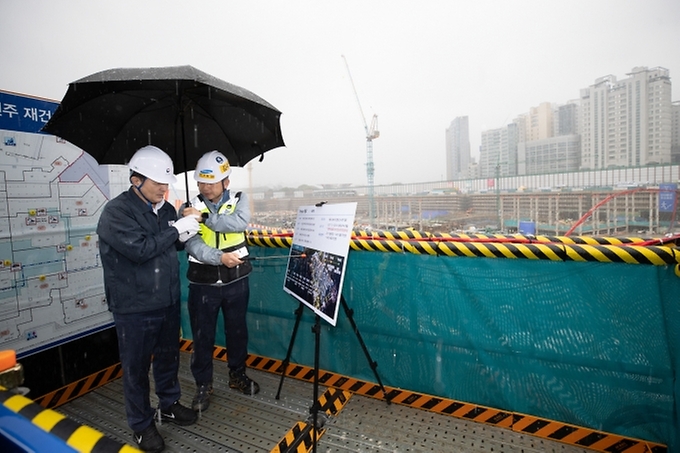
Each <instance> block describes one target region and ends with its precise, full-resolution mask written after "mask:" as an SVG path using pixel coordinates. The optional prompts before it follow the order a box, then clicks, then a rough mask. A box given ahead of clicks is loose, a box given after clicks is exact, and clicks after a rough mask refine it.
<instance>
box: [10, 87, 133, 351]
mask: <svg viewBox="0 0 680 453" xmlns="http://www.w3.org/2000/svg"><path fill="white" fill-rule="evenodd" d="M57 105H58V104H57V103H56V102H49V101H46V100H43V99H39V98H32V97H28V96H22V95H18V94H15V93H7V92H3V91H0V126H1V127H0V155H1V156H2V158H1V159H0V349H13V350H15V351H16V352H17V355H18V356H19V357H22V356H25V355H30V354H33V353H35V352H38V351H40V350H42V349H46V348H49V347H52V346H55V345H58V344H62V343H65V342H68V341H71V340H73V339H76V338H80V337H83V336H86V335H88V334H90V333H92V332H96V331H98V330H101V329H104V328H107V327H109V326H111V325H112V317H111V313H110V312H109V311H108V306H107V303H106V298H105V296H104V280H103V274H102V268H101V261H100V259H99V248H98V240H97V235H96V233H95V231H96V227H97V221H98V220H99V215H100V213H101V211H102V208H103V206H104V204H105V203H106V202H107V201H108V200H109V199H110V198H112V197H114V196H116V195H118V194H119V193H120V192H121V191H123V190H125V189H127V187H128V186H129V182H128V170H127V168H126V167H124V166H122V165H121V166H119V165H106V166H100V165H98V163H97V161H96V160H95V159H94V158H92V157H91V156H90V155H89V154H87V153H85V152H83V150H81V149H80V148H77V147H75V146H73V145H71V144H70V143H67V142H65V141H63V140H60V139H58V138H57V137H55V136H53V135H47V134H43V133H40V129H41V128H42V127H43V126H44V125H45V124H46V123H47V121H48V120H49V118H50V117H51V115H52V113H53V112H54V110H56V108H57Z"/></svg>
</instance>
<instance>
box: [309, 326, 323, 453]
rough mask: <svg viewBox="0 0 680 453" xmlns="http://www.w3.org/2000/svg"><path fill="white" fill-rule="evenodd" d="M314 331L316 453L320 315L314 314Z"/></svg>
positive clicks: (313, 422) (313, 438) (314, 425)
mask: <svg viewBox="0 0 680 453" xmlns="http://www.w3.org/2000/svg"><path fill="white" fill-rule="evenodd" d="M312 330H313V331H314V338H315V339H316V341H315V345H314V400H313V401H314V402H313V403H312V407H311V411H312V426H313V427H314V436H313V437H312V445H313V453H316V442H317V440H318V439H317V437H316V436H317V427H318V417H319V350H320V348H319V343H320V341H321V317H320V316H319V315H316V323H315V324H314V327H313V328H312Z"/></svg>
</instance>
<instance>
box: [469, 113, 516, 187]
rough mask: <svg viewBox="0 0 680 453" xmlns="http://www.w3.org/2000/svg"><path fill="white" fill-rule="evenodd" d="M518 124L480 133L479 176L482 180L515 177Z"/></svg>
mask: <svg viewBox="0 0 680 453" xmlns="http://www.w3.org/2000/svg"><path fill="white" fill-rule="evenodd" d="M518 129H519V127H518V124H517V123H516V122H514V123H511V124H508V125H507V126H506V127H501V128H499V129H491V130H488V131H483V132H482V146H481V147H480V149H479V175H480V177H482V178H493V177H496V176H515V175H517V142H518V136H519V133H518Z"/></svg>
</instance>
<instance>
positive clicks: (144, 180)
mask: <svg viewBox="0 0 680 453" xmlns="http://www.w3.org/2000/svg"><path fill="white" fill-rule="evenodd" d="M137 175H139V176H137V177H138V178H140V179H141V180H142V182H141V183H139V185H138V186H136V185H135V183H134V182H132V175H130V184H132V187H134V188H135V189H137V193H138V194H139V196H141V197H142V198H143V199H144V200H145V201H146V204H147V205H148V206H149V208H150V209H151V210H152V211H153V210H154V208H153V203H151V201H149V199H148V198H146V197H145V196H144V194H143V193H142V186H143V185H144V183H145V182H146V180H147V179H148V178H147V177H146V176H144V175H140V174H139V173H138V174H137Z"/></svg>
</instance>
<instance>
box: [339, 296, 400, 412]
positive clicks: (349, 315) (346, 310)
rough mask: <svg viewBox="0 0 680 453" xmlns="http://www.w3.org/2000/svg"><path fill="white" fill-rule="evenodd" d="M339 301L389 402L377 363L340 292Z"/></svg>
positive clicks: (352, 312) (388, 402)
mask: <svg viewBox="0 0 680 453" xmlns="http://www.w3.org/2000/svg"><path fill="white" fill-rule="evenodd" d="M340 303H341V304H342V308H343V310H345V314H346V315H347V318H349V322H350V324H351V325H352V330H354V333H355V334H356V336H357V339H358V340H359V344H360V345H361V349H363V351H364V355H365V356H366V359H367V360H368V364H369V365H370V366H371V369H372V370H373V374H374V375H375V378H376V380H377V381H378V385H380V389H381V390H382V392H383V395H384V396H385V401H386V402H387V404H390V399H389V397H388V396H387V390H385V386H384V385H383V383H382V380H380V376H379V375H378V370H377V369H376V368H378V363H377V362H374V361H373V359H372V358H371V354H370V353H369V352H368V348H367V347H366V343H364V339H363V338H361V334H360V333H359V328H358V327H357V324H356V323H355V322H354V310H352V309H351V308H349V307H348V306H347V302H346V301H345V296H343V295H342V294H341V295H340Z"/></svg>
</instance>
